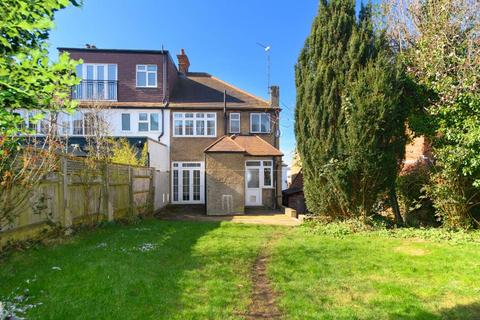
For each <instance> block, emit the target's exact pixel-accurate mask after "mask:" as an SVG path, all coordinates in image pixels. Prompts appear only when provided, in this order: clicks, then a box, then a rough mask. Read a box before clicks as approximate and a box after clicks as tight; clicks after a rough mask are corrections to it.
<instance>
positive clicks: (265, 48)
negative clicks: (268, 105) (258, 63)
mask: <svg viewBox="0 0 480 320" xmlns="http://www.w3.org/2000/svg"><path fill="white" fill-rule="evenodd" d="M257 45H258V46H260V47H262V48H263V50H264V51H265V55H266V56H267V93H268V94H270V67H271V63H270V49H271V47H270V46H266V45H264V44H261V43H260V42H257Z"/></svg>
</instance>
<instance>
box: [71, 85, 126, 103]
mask: <svg viewBox="0 0 480 320" xmlns="http://www.w3.org/2000/svg"><path fill="white" fill-rule="evenodd" d="M117 91H118V81H117V80H82V81H81V82H80V83H79V84H78V85H76V86H74V87H73V88H72V98H73V99H77V100H108V101H117Z"/></svg>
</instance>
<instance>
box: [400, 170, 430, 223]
mask: <svg viewBox="0 0 480 320" xmlns="http://www.w3.org/2000/svg"><path fill="white" fill-rule="evenodd" d="M429 184H430V165H429V164H427V163H423V162H421V163H417V164H415V165H413V166H410V167H406V168H404V169H403V171H402V173H401V174H400V176H399V177H397V191H398V198H399V203H400V206H401V209H402V212H403V213H404V215H405V223H406V224H407V225H408V226H411V227H418V226H437V225H438V221H437V218H436V216H435V210H434V208H433V206H432V201H431V199H430V198H429V197H428V196H427V194H426V190H425V187H426V186H428V185H429Z"/></svg>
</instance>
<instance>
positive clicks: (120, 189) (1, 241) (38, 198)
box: [0, 158, 168, 248]
mask: <svg viewBox="0 0 480 320" xmlns="http://www.w3.org/2000/svg"><path fill="white" fill-rule="evenodd" d="M62 163H63V166H62V170H61V171H60V172H54V173H50V174H48V175H47V176H46V178H45V179H44V180H43V181H42V182H41V183H40V184H39V185H38V186H37V187H35V188H34V190H32V191H31V193H30V195H29V197H28V198H27V200H26V201H25V202H24V203H23V204H22V209H21V210H20V212H21V213H20V214H19V215H18V217H17V218H16V219H15V221H14V222H13V223H12V224H11V225H9V226H3V228H1V229H0V248H1V247H2V246H3V245H5V244H6V243H7V242H8V241H10V240H26V239H30V238H34V237H35V236H37V235H38V233H39V232H41V231H43V230H45V229H49V222H51V223H53V224H57V225H59V226H61V227H67V228H68V227H70V226H72V225H78V224H88V223H94V222H98V221H100V220H102V219H105V220H106V219H109V220H114V219H122V218H126V217H129V216H130V217H131V216H132V215H138V214H151V213H153V210H154V208H155V207H156V205H155V199H154V198H156V196H155V193H154V190H155V189H154V186H155V185H157V182H156V181H154V171H153V169H150V168H145V167H132V166H127V165H119V164H111V165H108V166H97V167H96V169H95V170H92V168H90V167H88V166H86V165H85V162H84V161H83V160H82V159H81V158H68V159H67V158H65V159H63V161H62ZM157 180H158V179H157ZM166 182H167V183H168V180H167V181H166ZM50 225H51V224H50Z"/></svg>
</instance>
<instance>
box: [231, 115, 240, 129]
mask: <svg viewBox="0 0 480 320" xmlns="http://www.w3.org/2000/svg"><path fill="white" fill-rule="evenodd" d="M230 133H240V113H230Z"/></svg>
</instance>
